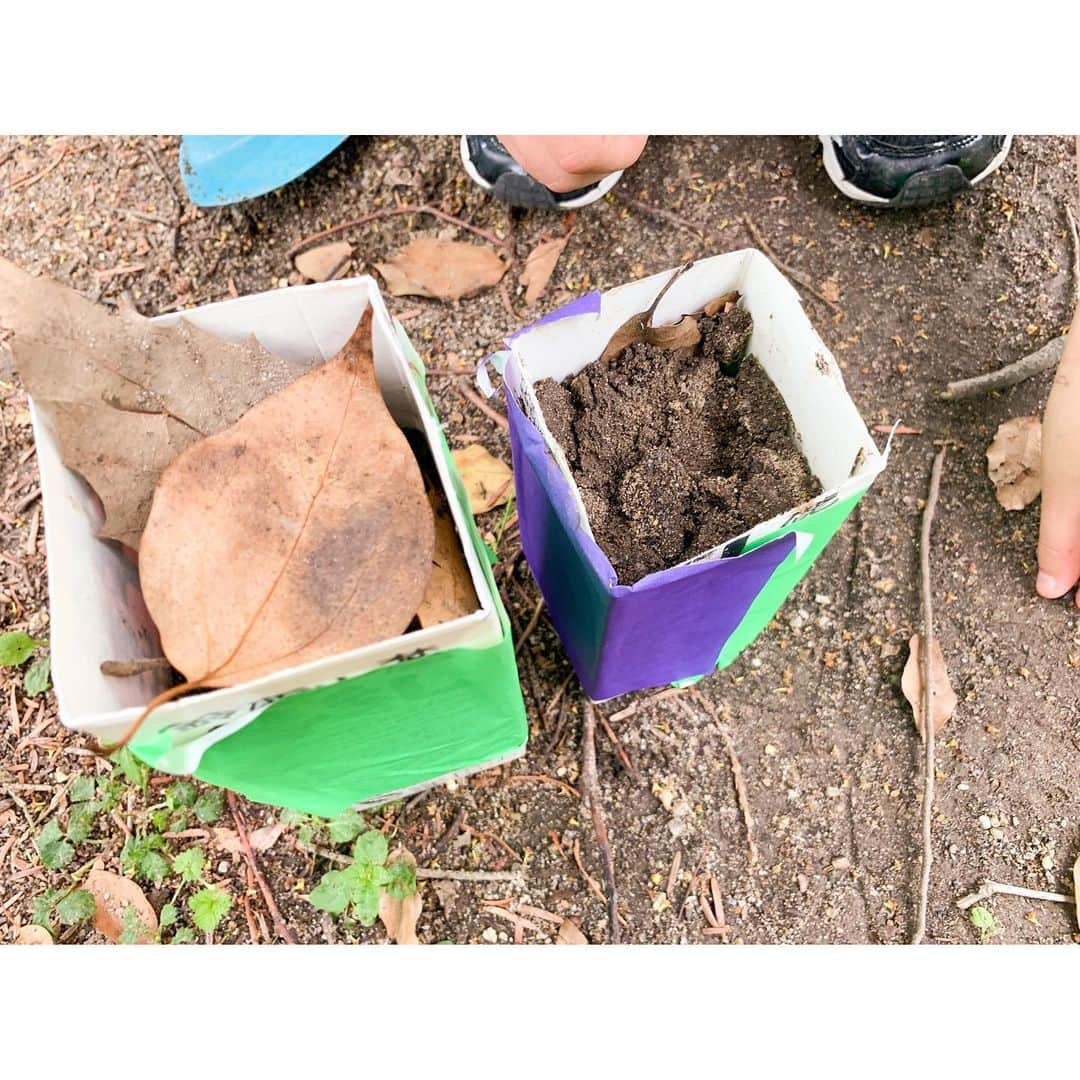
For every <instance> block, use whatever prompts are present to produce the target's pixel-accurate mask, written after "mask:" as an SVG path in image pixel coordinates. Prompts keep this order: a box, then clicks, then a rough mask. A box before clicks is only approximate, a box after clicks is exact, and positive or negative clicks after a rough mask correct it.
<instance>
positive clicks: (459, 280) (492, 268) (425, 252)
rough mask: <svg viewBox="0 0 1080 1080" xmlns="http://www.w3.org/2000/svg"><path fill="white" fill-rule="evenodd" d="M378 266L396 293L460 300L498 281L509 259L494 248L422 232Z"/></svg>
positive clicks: (388, 285) (387, 284) (388, 286)
mask: <svg viewBox="0 0 1080 1080" xmlns="http://www.w3.org/2000/svg"><path fill="white" fill-rule="evenodd" d="M375 268H376V269H377V270H378V271H379V273H380V274H382V276H383V278H384V279H385V281H386V287H387V289H388V290H389V291H390V293H391V294H392V295H394V296H430V297H434V298H435V299H437V300H460V299H461V298H462V297H463V296H471V295H472V294H473V293H477V292H480V291H481V290H482V289H489V288H491V286H492V285H497V284H498V283H499V281H500V280H501V279H502V276H503V274H505V273H506V263H505V262H503V260H502V259H500V258H499V256H498V255H496V254H495V252H494V251H492V250H491V248H486V247H480V246H479V245H478V244H466V243H463V242H462V241H460V240H438V239H436V238H434V237H431V236H421V237H418V238H417V239H416V240H413V241H412V242H411V243H409V244H408V246H406V247H405V248H404V250H402V251H400V252H399V253H398V254H397V255H395V256H394V257H393V258H392V259H389V260H388V261H387V262H384V263H376V264H375Z"/></svg>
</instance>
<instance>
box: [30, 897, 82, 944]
mask: <svg viewBox="0 0 1080 1080" xmlns="http://www.w3.org/2000/svg"><path fill="white" fill-rule="evenodd" d="M93 917H94V897H93V896H92V895H91V894H90V893H88V892H87V891H86V889H46V890H45V892H43V893H42V894H41V895H40V896H35V897H34V901H33V904H32V905H31V909H30V921H31V922H34V923H37V924H38V926H44V927H45V929H46V930H48V931H49V933H50V934H52V935H53V936H54V937H55V936H56V925H55V924H56V922H59V923H60V925H61V926H75V925H76V924H77V923H82V922H87V921H88V920H90V919H92V918H93ZM54 920H55V922H54Z"/></svg>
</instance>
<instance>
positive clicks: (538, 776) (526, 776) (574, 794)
mask: <svg viewBox="0 0 1080 1080" xmlns="http://www.w3.org/2000/svg"><path fill="white" fill-rule="evenodd" d="M526 780H535V781H536V782H537V783H539V784H554V785H555V786H556V787H557V788H561V789H562V790H563V791H565V792H566V794H567V795H569V796H570V797H571V798H572V799H580V798H581V794H580V793H579V792H578V790H577V788H574V787H572V786H571V785H570V784H568V783H566V781H565V780H556V779H555V777H554V776H545V775H544V774H543V773H519V774H518V775H517V776H511V777H509V778H508V779H507V781H506V782H507V783H508V784H522V783H524V782H525V781H526Z"/></svg>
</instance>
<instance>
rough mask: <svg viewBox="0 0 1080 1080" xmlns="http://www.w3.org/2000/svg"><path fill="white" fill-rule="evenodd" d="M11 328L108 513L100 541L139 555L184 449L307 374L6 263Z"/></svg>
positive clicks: (255, 346)
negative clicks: (164, 481)
mask: <svg viewBox="0 0 1080 1080" xmlns="http://www.w3.org/2000/svg"><path fill="white" fill-rule="evenodd" d="M0 327H3V328H6V329H10V330H13V331H14V337H13V338H12V341H11V350H12V353H13V355H14V358H15V363H16V365H17V366H18V369H19V374H20V376H21V377H22V380H23V385H24V386H25V387H26V389H27V390H28V391H29V393H30V395H31V396H32V397H33V399H34V403H35V405H37V406H38V407H40V408H41V409H42V411H43V412H44V413H45V414H47V415H48V417H49V419H50V421H51V423H52V426H53V429H54V430H55V432H56V437H57V440H58V441H59V444H60V454H61V457H62V458H63V461H64V464H65V465H67V466H68V468H70V469H73V470H74V471H75V472H77V473H79V474H80V475H81V476H82V477H83V479H85V480H86V482H87V483H88V484H89V485H90V486H91V487H92V488H93V489H94V491H95V492H96V493H97V496H98V498H99V499H101V503H102V506H103V507H104V510H105V522H104V524H103V525H102V527H101V531H100V535H101V536H103V537H108V538H110V539H113V540H119V541H120V542H121V543H122V544H126V545H128V546H129V547H132V548H137V547H138V546H139V541H140V536H141V534H142V531H143V528H144V527H145V525H146V521H147V518H148V517H149V515H150V504H151V500H152V498H153V494H154V488H155V486H156V485H157V483H158V481H159V480H160V478H161V475H162V473H163V472H164V470H165V467H166V466H167V465H168V464H169V463H170V462H171V461H173V460H174V459H175V458H176V457H177V456H178V455H179V454H180V453H181V452H182V451H183V450H184V449H185V448H187V447H188V446H191V445H192V444H194V443H196V442H197V441H198V440H200V439H202V438H203V437H204V436H207V435H213V434H216V433H217V432H219V431H222V430H224V429H225V428H227V427H228V426H229V425H230V424H233V423H235V422H236V421H237V420H239V419H240V418H241V417H242V416H243V415H244V414H245V413H246V412H248V410H249V409H251V408H252V406H254V405H255V404H256V403H258V402H259V401H261V400H262V399H263V398H265V397H266V396H267V395H268V394H271V393H274V392H276V391H278V390H281V389H282V388H283V387H285V386H287V385H288V384H289V383H290V382H292V380H293V379H295V378H296V376H297V374H298V373H300V372H302V371H304V370H305V367H306V365H298V364H292V363H290V362H289V361H286V360H283V359H282V358H281V357H278V356H274V355H272V354H271V353H269V352H267V351H266V350H265V349H264V348H263V347H262V346H261V345H260V344H259V343H258V341H256V340H255V338H254V337H251V338H249V339H248V340H247V341H246V342H244V343H243V344H239V345H238V344H233V343H232V342H228V341H223V340H222V339H220V338H217V337H214V336H213V335H212V334H209V333H207V332H206V331H205V330H200V329H198V327H196V326H194V325H193V324H192V323H189V322H187V321H186V320H183V319H181V320H180V322H178V323H177V324H176V325H175V326H159V325H156V324H154V323H152V322H151V321H150V320H149V319H146V318H143V316H142V315H139V314H138V313H137V312H135V311H134V310H133V309H132V308H130V307H127V306H124V305H121V307H120V308H119V310H118V311H117V312H116V314H115V315H113V314H110V313H109V312H108V311H106V309H105V308H103V307H99V306H98V305H97V304H94V303H92V302H91V301H89V300H87V299H86V298H85V297H83V296H80V295H79V294H78V293H77V292H75V291H74V290H73V289H69V288H68V287H67V286H65V285H61V284H60V283H59V282H56V281H50V280H49V279H48V278H39V277H34V276H33V275H31V274H27V273H25V272H24V271H22V270H20V269H19V268H18V267H16V266H15V265H13V264H12V263H10V262H7V261H6V260H4V259H0Z"/></svg>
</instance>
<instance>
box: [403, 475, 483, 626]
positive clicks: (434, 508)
mask: <svg viewBox="0 0 1080 1080" xmlns="http://www.w3.org/2000/svg"><path fill="white" fill-rule="evenodd" d="M427 495H428V502H429V503H430V504H431V512H432V514H433V515H434V517H435V554H434V555H433V556H432V559H431V580H430V581H429V582H428V587H427V591H426V592H425V593H424V599H423V600H422V601H421V602H420V607H419V608H418V609H417V611H416V617H417V618H418V619H419V620H420V625H421V626H423V627H427V626H437V625H438V624H439V623H444V622H449V621H450V620H451V619H458V618H460V617H461V616H462V615H468V614H470V612H473V611H476V609H477V608H478V607H479V606H480V601H479V600H478V599H477V598H476V590H475V589H474V588H473V583H472V575H471V574H470V573H469V564H468V563H467V562H466V561H465V553H464V552H463V551H462V550H461V541H460V540H459V539H458V534H457V529H455V528H454V518H453V515H452V514H451V513H450V507H449V506H448V505H447V502H446V500H445V499H444V498H443V497H442V493H441V492H440V491H438V490H436V489H434V488H432V489H430V490H429V491H428V493H427Z"/></svg>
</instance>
